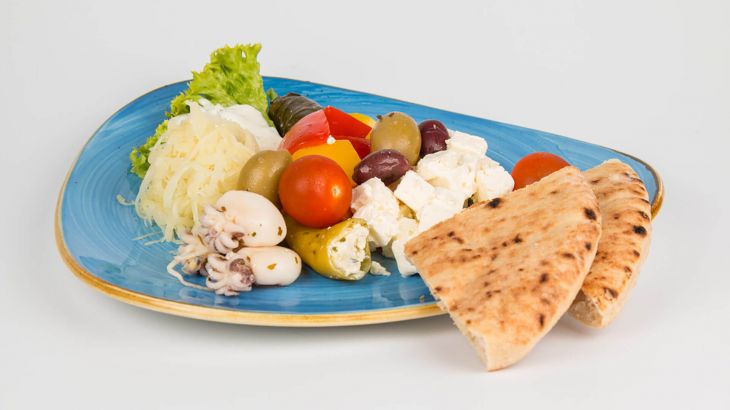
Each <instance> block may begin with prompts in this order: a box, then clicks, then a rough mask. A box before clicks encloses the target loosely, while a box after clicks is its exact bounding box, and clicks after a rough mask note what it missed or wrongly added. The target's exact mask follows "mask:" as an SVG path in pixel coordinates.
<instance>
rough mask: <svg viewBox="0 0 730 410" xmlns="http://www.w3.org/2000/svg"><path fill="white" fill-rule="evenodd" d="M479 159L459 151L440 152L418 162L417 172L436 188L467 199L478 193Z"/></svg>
mask: <svg viewBox="0 0 730 410" xmlns="http://www.w3.org/2000/svg"><path fill="white" fill-rule="evenodd" d="M477 166H478V157H476V156H474V155H471V154H463V153H459V152H457V151H451V150H446V151H439V152H434V153H433V154H429V155H426V156H425V157H423V158H422V159H421V161H419V162H418V166H417V172H418V174H419V175H420V176H421V177H423V179H425V180H426V181H428V182H429V183H430V184H431V185H433V186H435V187H442V188H446V189H450V190H452V191H454V192H459V193H461V195H462V196H463V199H466V198H468V197H470V196H472V194H473V193H474V192H475V191H476V170H477Z"/></svg>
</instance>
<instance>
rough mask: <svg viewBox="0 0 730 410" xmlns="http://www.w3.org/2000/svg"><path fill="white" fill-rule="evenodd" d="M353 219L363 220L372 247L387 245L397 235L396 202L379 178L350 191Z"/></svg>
mask: <svg viewBox="0 0 730 410" xmlns="http://www.w3.org/2000/svg"><path fill="white" fill-rule="evenodd" d="M350 207H351V208H352V210H353V212H354V214H353V217H354V218H361V219H364V220H365V222H367V223H368V226H369V228H370V236H369V241H370V242H371V243H372V244H373V246H374V247H382V246H385V245H387V244H388V243H389V242H390V241H391V239H393V237H394V236H395V235H396V234H397V233H398V215H399V213H400V211H399V209H398V200H397V199H396V198H395V196H394V195H393V192H392V191H391V190H390V189H388V187H387V186H385V184H383V181H381V180H380V179H379V178H371V179H368V180H367V181H365V182H363V183H362V184H360V185H359V186H357V187H355V188H354V189H353V190H352V204H351V205H350Z"/></svg>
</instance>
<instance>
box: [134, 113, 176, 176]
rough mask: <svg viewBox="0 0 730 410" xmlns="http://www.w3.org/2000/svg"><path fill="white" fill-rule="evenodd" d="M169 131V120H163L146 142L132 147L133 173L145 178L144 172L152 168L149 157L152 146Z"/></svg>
mask: <svg viewBox="0 0 730 410" xmlns="http://www.w3.org/2000/svg"><path fill="white" fill-rule="evenodd" d="M165 131H167V120H165V121H163V122H162V124H160V125H158V126H157V128H156V129H155V134H154V135H153V136H151V137H149V138H147V141H145V143H144V144H142V145H140V146H139V147H136V148H132V152H130V153H129V162H130V163H131V164H132V169H131V170H132V173H134V174H135V175H137V176H138V177H140V178H144V174H146V173H147V170H148V169H149V168H150V163H149V161H148V158H149V156H150V151H151V150H152V147H154V146H155V144H157V140H158V139H160V135H162V134H163V133H164V132H165Z"/></svg>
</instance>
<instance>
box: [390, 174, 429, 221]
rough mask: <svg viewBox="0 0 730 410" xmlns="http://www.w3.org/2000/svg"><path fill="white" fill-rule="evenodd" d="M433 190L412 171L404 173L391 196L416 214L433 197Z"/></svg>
mask: <svg viewBox="0 0 730 410" xmlns="http://www.w3.org/2000/svg"><path fill="white" fill-rule="evenodd" d="M434 192H435V190H434V188H433V186H432V185H431V184H429V183H428V182H427V181H426V180H425V179H423V177H421V176H420V175H418V174H417V173H415V172H413V171H408V172H406V174H405V175H403V178H401V180H400V183H399V184H398V187H397V188H396V189H395V191H394V192H393V194H395V197H396V198H398V199H400V200H401V202H403V203H404V204H406V205H408V207H409V208H411V209H412V210H413V211H414V212H418V211H420V210H421V208H423V206H424V205H426V204H427V203H428V202H429V201H430V200H431V197H433V195H434Z"/></svg>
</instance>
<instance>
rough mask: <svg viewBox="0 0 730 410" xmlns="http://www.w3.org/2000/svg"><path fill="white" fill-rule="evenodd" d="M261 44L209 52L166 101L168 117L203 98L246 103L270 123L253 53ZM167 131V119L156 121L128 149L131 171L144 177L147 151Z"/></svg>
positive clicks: (254, 53) (257, 52) (216, 102)
mask: <svg viewBox="0 0 730 410" xmlns="http://www.w3.org/2000/svg"><path fill="white" fill-rule="evenodd" d="M259 51H261V44H247V45H235V46H233V47H230V46H225V47H222V48H219V49H218V50H215V51H214V52H212V53H211V54H210V62H208V64H206V65H205V67H203V70H202V71H200V72H196V71H193V79H192V81H190V82H189V83H188V89H187V90H185V91H184V92H182V93H181V94H180V95H178V96H177V97H175V98H174V99H173V100H172V102H170V111H169V112H168V113H167V116H168V117H169V118H172V117H175V116H177V115H180V114H185V113H187V112H189V111H190V108H189V107H188V106H187V105H186V102H187V101H198V100H199V99H201V98H205V99H206V100H208V101H210V102H211V103H213V104H220V105H222V106H224V107H227V106H230V105H234V104H248V105H250V106H252V107H254V108H255V109H256V110H258V111H259V112H260V113H261V115H263V117H264V119H265V120H266V122H268V123H269V124H272V122H271V120H270V119H269V116H268V115H267V113H266V110H267V108H268V101H267V99H266V97H267V96H266V92H265V91H264V82H263V78H262V77H261V74H260V73H259V68H260V66H259V62H258V60H257V56H258V54H259ZM165 130H167V121H165V122H163V123H162V124H160V125H159V126H158V127H157V129H156V130H155V134H154V135H152V136H151V137H149V138H148V139H147V141H146V142H145V143H144V144H142V145H140V146H139V147H136V148H134V149H132V152H130V153H129V161H130V162H131V165H132V167H131V171H132V172H133V173H134V174H136V175H137V176H139V177H140V178H144V175H145V174H146V173H147V169H149V167H150V164H149V161H148V157H149V154H150V151H151V150H152V148H153V147H154V146H155V144H156V143H157V140H158V139H159V137H160V135H162V133H164V132H165Z"/></svg>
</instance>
